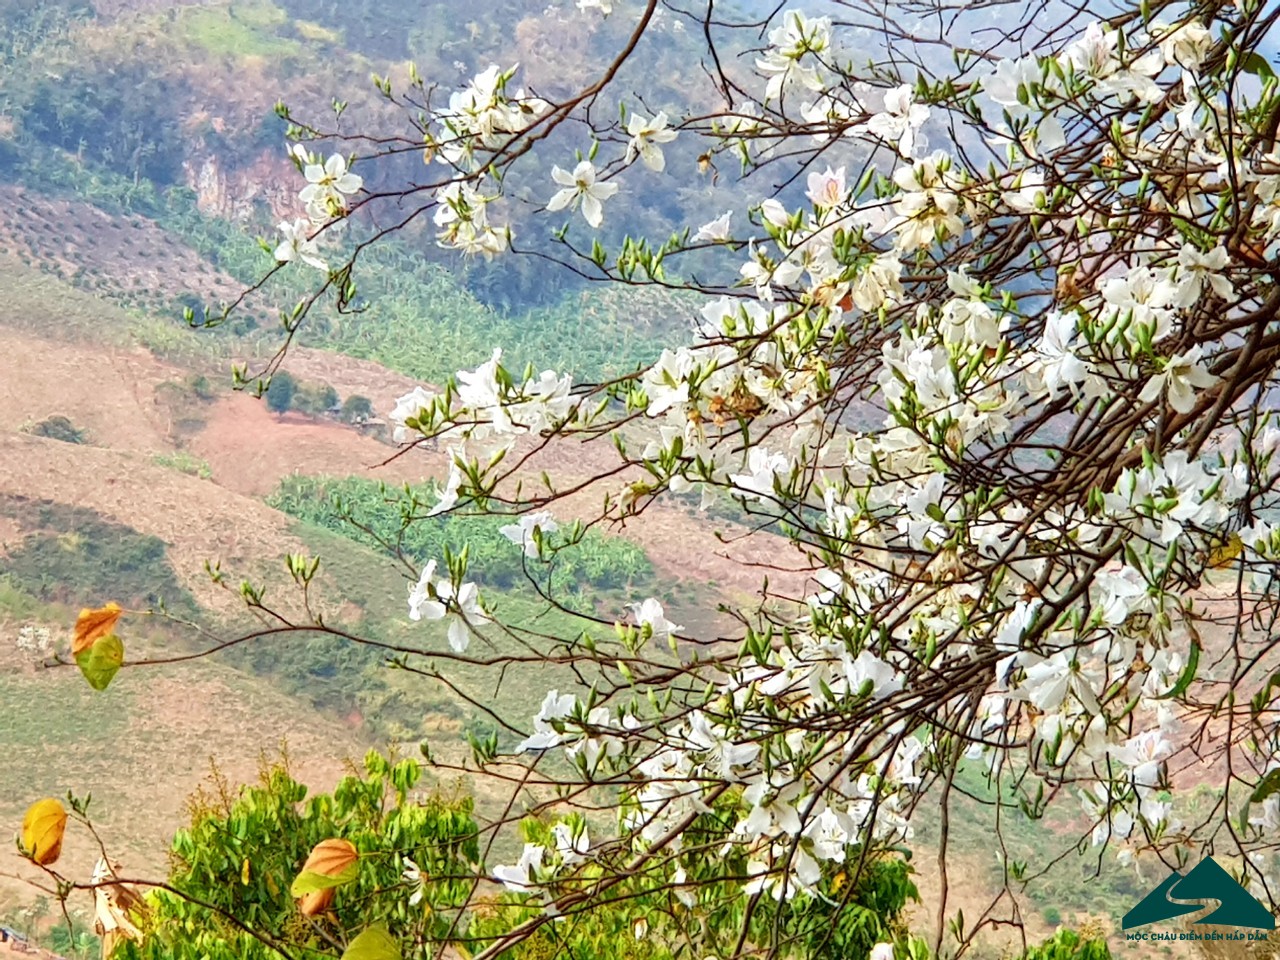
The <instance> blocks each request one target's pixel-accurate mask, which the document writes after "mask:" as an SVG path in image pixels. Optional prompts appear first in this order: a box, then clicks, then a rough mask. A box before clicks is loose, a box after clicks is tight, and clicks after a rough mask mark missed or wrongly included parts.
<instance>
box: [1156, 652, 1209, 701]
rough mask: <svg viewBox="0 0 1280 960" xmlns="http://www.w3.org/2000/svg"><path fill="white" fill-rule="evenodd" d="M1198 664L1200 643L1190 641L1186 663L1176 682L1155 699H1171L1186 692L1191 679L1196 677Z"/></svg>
mask: <svg viewBox="0 0 1280 960" xmlns="http://www.w3.org/2000/svg"><path fill="white" fill-rule="evenodd" d="M1199 665H1200V644H1199V643H1197V642H1196V641H1194V640H1192V641H1191V652H1190V653H1189V654H1187V665H1186V667H1184V668H1183V670H1182V673H1181V674H1180V675H1179V676H1178V682H1177V683H1175V684H1174V685H1173V686H1172V687H1170V688H1169V692H1168V693H1164V694H1161V695H1160V696H1159V697H1157V698H1156V699H1158V700H1171V699H1173V698H1174V697H1177V696H1181V695H1182V694H1183V693H1186V691H1187V687H1189V686H1191V681H1192V680H1194V679H1195V678H1196V667H1198V666H1199Z"/></svg>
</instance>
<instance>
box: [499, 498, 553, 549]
mask: <svg viewBox="0 0 1280 960" xmlns="http://www.w3.org/2000/svg"><path fill="white" fill-rule="evenodd" d="M535 529H536V530H541V531H542V535H543V536H544V537H545V536H547V535H548V534H552V533H555V532H556V530H557V529H558V524H557V523H556V522H555V520H554V519H552V517H551V514H550V513H549V512H548V511H546V510H541V511H539V512H537V513H526V514H525V515H524V516H522V517H521V518H520V519H519V521H518V522H516V523H511V524H507V525H506V526H505V527H499V528H498V532H499V533H500V534H502V535H503V536H504V537H506V538H507V539H508V540H510V541H511V542H512V543H514V544H515V545H516V546H518V547H522V548H524V555H525V556H526V557H534V558H536V557H537V556H538V543H537V541H536V540H535V539H534V535H533V531H534V530H535Z"/></svg>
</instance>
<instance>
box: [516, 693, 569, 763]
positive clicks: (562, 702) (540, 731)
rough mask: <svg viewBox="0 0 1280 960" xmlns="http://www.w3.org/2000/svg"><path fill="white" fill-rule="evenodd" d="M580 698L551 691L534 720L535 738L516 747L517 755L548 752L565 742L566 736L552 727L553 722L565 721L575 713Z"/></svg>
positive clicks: (528, 739)
mask: <svg viewBox="0 0 1280 960" xmlns="http://www.w3.org/2000/svg"><path fill="white" fill-rule="evenodd" d="M577 702H578V698H577V697H575V696H574V695H573V694H571V693H566V694H563V695H562V694H561V693H560V691H559V690H551V691H549V692H548V693H547V695H546V697H545V698H543V701H542V706H541V707H540V708H539V710H538V715H537V716H536V717H534V718H533V736H531V737H526V738H525V739H524V740H522V741H521V742H520V743H519V744H518V745H517V746H516V753H527V752H528V751H530V750H546V749H548V748H550V747H554V746H558V745H559V744H561V743H563V742H564V736H563V735H562V734H560V733H558V732H557V731H556V728H555V727H554V726H552V723H551V722H552V721H553V720H563V719H564V718H565V717H567V716H569V715H570V714H572V713H573V708H574V706H575V705H576V704H577Z"/></svg>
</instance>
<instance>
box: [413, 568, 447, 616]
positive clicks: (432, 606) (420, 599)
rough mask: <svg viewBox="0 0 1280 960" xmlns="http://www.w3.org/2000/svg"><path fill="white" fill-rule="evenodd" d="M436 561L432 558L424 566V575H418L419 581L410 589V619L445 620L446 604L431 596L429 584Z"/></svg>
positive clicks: (433, 573)
mask: <svg viewBox="0 0 1280 960" xmlns="http://www.w3.org/2000/svg"><path fill="white" fill-rule="evenodd" d="M435 572H436V562H435V561H434V560H431V561H429V562H428V563H427V565H426V566H425V567H423V568H422V575H421V576H420V577H418V582H417V583H415V584H414V585H413V586H412V587H411V588H410V589H409V619H410V620H414V621H417V620H422V619H423V618H426V619H427V620H443V619H444V615H445V612H446V611H445V606H444V604H443V603H441V602H440V601H439V600H435V599H433V598H432V596H431V591H430V589H429V586H430V584H431V578H432V577H433V576H435Z"/></svg>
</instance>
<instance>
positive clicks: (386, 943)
mask: <svg viewBox="0 0 1280 960" xmlns="http://www.w3.org/2000/svg"><path fill="white" fill-rule="evenodd" d="M342 960H401V955H400V944H398V943H396V942H395V940H393V939H392V937H391V934H389V933H387V928H386V927H384V926H382V924H375V925H374V926H372V927H370V928H369V929H368V930H366V931H365V932H364V933H362V934H360V936H358V937H356V938H355V939H354V940H352V941H351V942H350V943H349V944H347V949H345V950H343V951H342Z"/></svg>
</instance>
